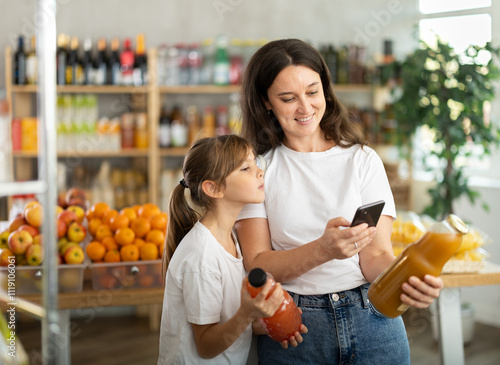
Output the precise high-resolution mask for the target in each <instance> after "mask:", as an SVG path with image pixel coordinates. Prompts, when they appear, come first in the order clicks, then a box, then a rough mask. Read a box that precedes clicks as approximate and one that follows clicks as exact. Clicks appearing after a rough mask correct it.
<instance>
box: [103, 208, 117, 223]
mask: <svg viewBox="0 0 500 365" xmlns="http://www.w3.org/2000/svg"><path fill="white" fill-rule="evenodd" d="M118 214H120V213H118V211H117V210H116V209H110V210H108V211H107V212H106V213H104V215H103V216H102V222H103V223H106V224H107V225H108V226H111V218H113V217H116V216H117V215H118Z"/></svg>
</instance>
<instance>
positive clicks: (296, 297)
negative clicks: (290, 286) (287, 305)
mask: <svg viewBox="0 0 500 365" xmlns="http://www.w3.org/2000/svg"><path fill="white" fill-rule="evenodd" d="M288 294H290V296H291V297H292V299H293V301H294V302H295V305H296V306H297V307H298V306H299V298H300V295H299V294H296V293H292V292H291V291H289V292H288Z"/></svg>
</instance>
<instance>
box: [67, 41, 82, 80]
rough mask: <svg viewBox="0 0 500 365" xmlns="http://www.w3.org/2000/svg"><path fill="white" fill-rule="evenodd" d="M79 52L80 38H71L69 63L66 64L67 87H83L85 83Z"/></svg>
mask: <svg viewBox="0 0 500 365" xmlns="http://www.w3.org/2000/svg"><path fill="white" fill-rule="evenodd" d="M78 51H79V43H78V37H76V36H73V37H71V41H70V50H69V54H68V61H67V64H66V84H67V85H82V83H83V71H82V64H81V60H80V56H79V54H78Z"/></svg>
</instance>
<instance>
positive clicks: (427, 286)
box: [401, 275, 444, 308]
mask: <svg viewBox="0 0 500 365" xmlns="http://www.w3.org/2000/svg"><path fill="white" fill-rule="evenodd" d="M443 287H444V284H443V280H442V279H441V278H439V277H435V276H432V275H425V276H424V280H423V281H422V280H420V279H419V278H417V277H416V276H410V278H409V279H408V282H406V283H403V286H402V288H403V291H404V294H401V301H402V302H403V303H405V304H408V305H409V306H412V307H415V308H427V307H428V306H429V305H431V303H432V302H433V301H434V299H436V298H437V297H438V296H439V293H440V292H441V289H443Z"/></svg>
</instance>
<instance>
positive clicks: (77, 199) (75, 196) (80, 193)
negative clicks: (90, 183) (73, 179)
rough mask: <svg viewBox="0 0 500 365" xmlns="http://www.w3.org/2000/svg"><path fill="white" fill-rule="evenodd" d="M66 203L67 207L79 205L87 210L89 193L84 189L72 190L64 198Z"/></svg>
mask: <svg viewBox="0 0 500 365" xmlns="http://www.w3.org/2000/svg"><path fill="white" fill-rule="evenodd" d="M64 201H65V203H66V206H70V205H79V206H81V207H82V208H85V205H86V202H87V193H86V192H85V190H83V189H79V188H70V189H69V190H68V191H67V192H66V196H65V197H64Z"/></svg>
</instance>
